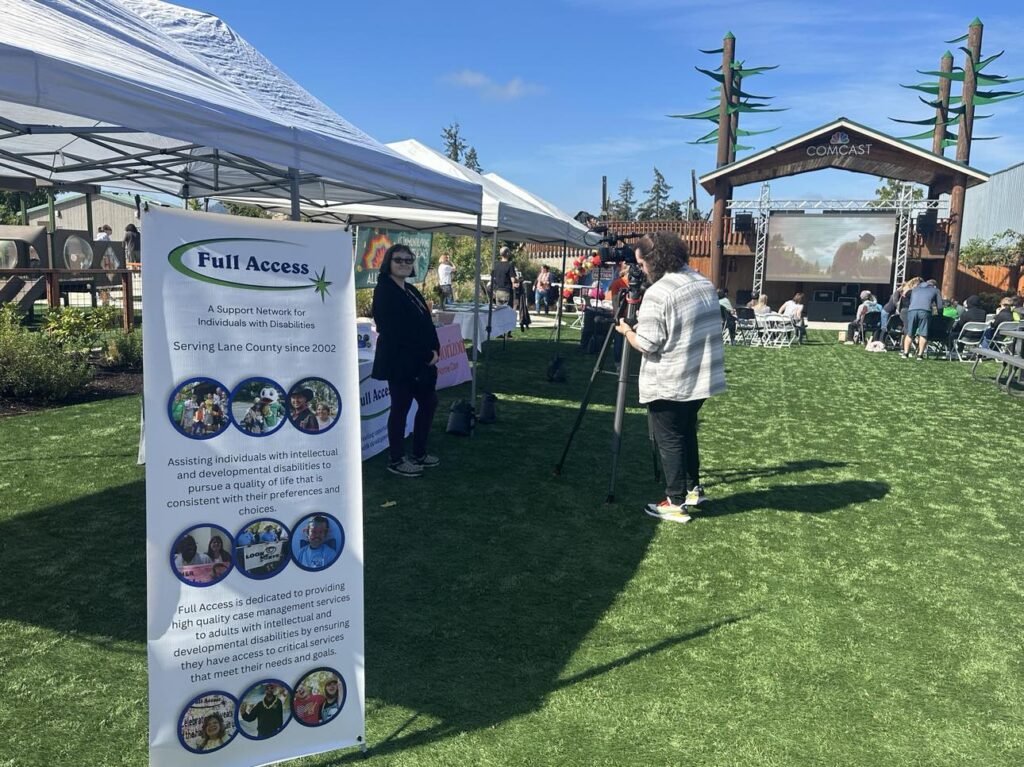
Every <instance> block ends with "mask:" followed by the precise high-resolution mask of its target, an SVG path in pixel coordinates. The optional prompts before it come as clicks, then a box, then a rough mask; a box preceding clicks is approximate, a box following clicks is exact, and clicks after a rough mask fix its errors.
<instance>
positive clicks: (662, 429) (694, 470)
mask: <svg viewBox="0 0 1024 767" xmlns="http://www.w3.org/2000/svg"><path fill="white" fill-rule="evenodd" d="M703 404H704V400H702V399H697V400H692V401H690V402H673V401H670V400H664V399H659V400H655V401H654V402H649V403H648V404H647V418H648V421H649V422H650V426H651V434H652V435H653V436H654V442H655V444H656V445H657V446H658V454H659V455H660V456H661V468H662V470H664V472H665V495H666V496H668V497H669V498H671V499H672V500H673V501H676V502H677V503H678V502H681V501H682V499H683V498H684V497H685V496H686V492H687V491H688V490H689V489H690V488H692V487H693V486H694V485H699V484H700V452H699V449H698V447H697V413H699V412H700V408H701V405H703ZM687 478H689V483H687Z"/></svg>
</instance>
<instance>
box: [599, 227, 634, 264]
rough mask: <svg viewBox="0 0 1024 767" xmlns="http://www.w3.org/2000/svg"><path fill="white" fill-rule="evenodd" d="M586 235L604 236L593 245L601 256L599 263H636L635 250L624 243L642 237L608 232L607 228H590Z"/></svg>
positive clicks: (632, 233)
mask: <svg viewBox="0 0 1024 767" xmlns="http://www.w3.org/2000/svg"><path fill="white" fill-rule="evenodd" d="M587 234H602V235H604V236H603V237H601V238H600V239H598V240H597V241H596V242H595V243H594V246H595V247H597V252H598V254H599V255H600V256H601V263H603V264H621V263H627V264H635V263H636V249H635V248H634V247H633V246H632V245H629V244H627V242H626V241H627V240H636V239H639V238H640V237H643V235H642V234H639V233H637V232H629V233H626V234H619V233H617V232H609V231H608V227H607V226H595V227H592V228H591V229H590V231H589V232H587Z"/></svg>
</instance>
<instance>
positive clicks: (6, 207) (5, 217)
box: [0, 192, 46, 225]
mask: <svg viewBox="0 0 1024 767" xmlns="http://www.w3.org/2000/svg"><path fill="white" fill-rule="evenodd" d="M20 194H21V193H20V192H0V224H14V225H18V224H20V223H21V199H20V196H19V195H20ZM45 203H46V192H26V193H25V208H26V209H28V208H34V207H35V206H36V205H43V204H45Z"/></svg>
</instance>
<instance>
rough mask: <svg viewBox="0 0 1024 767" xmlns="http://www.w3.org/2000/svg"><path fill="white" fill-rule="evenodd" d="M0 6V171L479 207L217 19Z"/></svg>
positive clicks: (136, 8)
mask: <svg viewBox="0 0 1024 767" xmlns="http://www.w3.org/2000/svg"><path fill="white" fill-rule="evenodd" d="M3 10H4V23H3V24H2V25H0V71H2V72H3V73H4V74H3V77H2V78H0V175H4V176H15V177H18V176H21V177H25V178H31V179H34V180H36V181H37V182H39V183H41V184H42V185H58V186H60V185H62V184H70V185H83V184H104V185H109V186H115V187H124V188H131V189H148V190H153V191H159V192H170V193H173V194H183V193H184V194H187V195H188V196H192V197H201V196H213V195H215V194H218V193H223V194H227V193H231V192H233V191H234V192H240V193H243V192H244V193H245V194H246V195H247V196H261V195H267V196H270V197H274V198H280V197H282V196H288V195H289V194H290V191H291V189H292V184H293V182H294V181H295V180H296V179H297V181H298V183H299V189H300V194H301V195H302V196H304V197H308V198H313V197H315V198H317V199H328V200H332V201H335V202H357V201H358V202H363V201H371V200H389V201H391V204H393V205H396V206H399V207H403V206H411V207H424V206H425V207H431V208H444V209H447V210H457V211H462V212H467V213H475V212H477V211H479V210H480V204H481V196H480V189H479V187H478V186H475V185H473V184H472V183H467V182H465V181H463V180H460V179H455V178H452V177H451V176H445V175H443V174H438V173H434V172H430V171H428V170H426V169H424V168H423V167H421V166H418V165H416V164H415V163H411V162H409V161H408V160H407V159H405V158H402V157H400V156H398V155H396V154H395V153H394V152H392V151H390V150H389V149H387V148H386V147H384V146H383V145H381V144H379V143H378V142H376V141H374V140H373V139H372V138H370V137H369V136H367V135H366V134H365V133H362V132H361V131H359V130H358V129H357V128H355V127H354V126H352V125H350V124H349V123H348V122H346V121H345V120H344V119H342V118H341V117H340V116H339V115H337V114H336V113H334V112H333V111H331V110H330V109H329V108H328V107H327V106H325V105H324V104H323V103H321V102H320V101H318V100H316V99H315V98H314V97H313V96H311V95H310V94H309V93H307V92H306V91H305V90H304V89H302V88H301V87H300V86H299V85H298V84H297V83H295V82H294V81H293V80H291V79H290V78H289V77H288V76H287V75H285V74H284V73H283V72H281V71H280V70H278V69H277V68H276V67H274V65H273V64H271V63H270V62H269V61H268V60H267V59H266V58H264V57H263V56H262V55H261V54H260V53H259V52H258V51H257V50H256V49H255V48H253V47H252V46H251V45H249V43H247V42H246V41H245V40H244V39H243V38H241V37H240V36H239V35H238V34H237V33H235V32H234V30H232V29H231V28H230V27H229V26H227V25H226V24H225V23H224V22H223V21H221V20H220V19H219V18H217V17H215V16H211V15H209V14H205V13H201V12H198V11H194V10H191V9H188V8H182V7H179V6H175V5H171V4H168V3H164V2H160V0H33V1H31V2H30V1H29V0H6V2H4V4H3ZM292 168H294V169H296V171H297V172H295V173H293V172H290V171H289V169H292ZM282 193H283V194H282Z"/></svg>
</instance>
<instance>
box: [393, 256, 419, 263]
mask: <svg viewBox="0 0 1024 767" xmlns="http://www.w3.org/2000/svg"><path fill="white" fill-rule="evenodd" d="M391 260H392V261H393V262H394V263H396V264H411V263H413V262H415V261H416V259H415V258H413V257H412V256H408V257H405V256H392V257H391Z"/></svg>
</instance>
